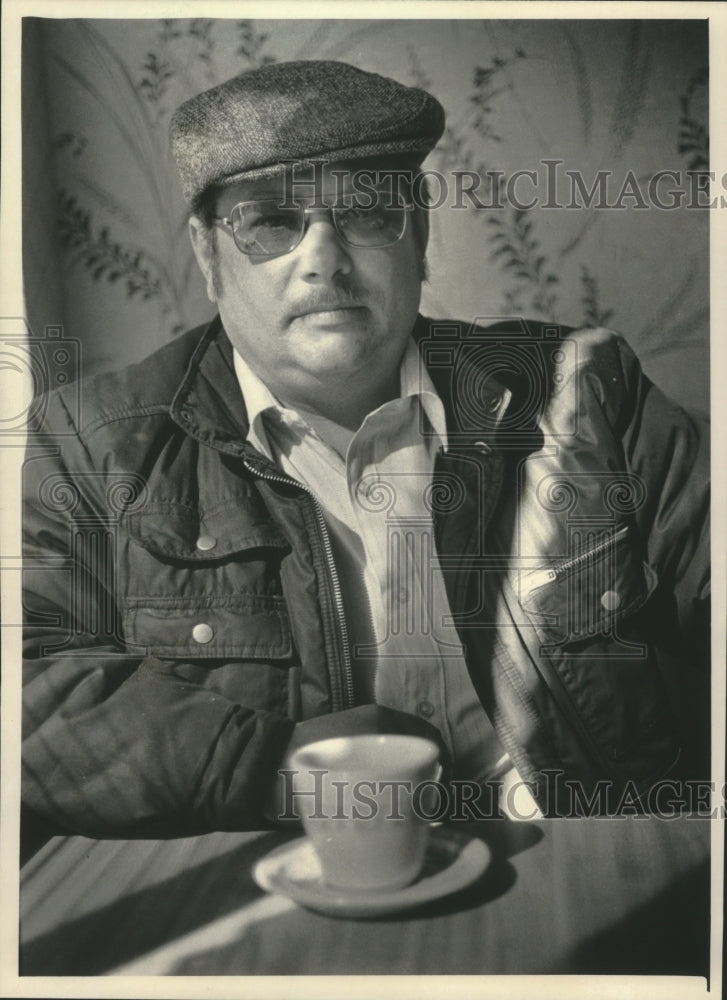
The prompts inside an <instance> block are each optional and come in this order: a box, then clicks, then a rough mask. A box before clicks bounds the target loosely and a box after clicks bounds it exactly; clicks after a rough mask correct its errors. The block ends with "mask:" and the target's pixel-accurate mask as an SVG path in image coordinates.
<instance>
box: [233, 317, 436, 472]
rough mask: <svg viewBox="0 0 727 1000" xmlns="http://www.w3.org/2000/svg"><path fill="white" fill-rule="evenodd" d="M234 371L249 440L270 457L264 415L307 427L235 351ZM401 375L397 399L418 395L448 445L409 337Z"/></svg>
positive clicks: (431, 388)
mask: <svg viewBox="0 0 727 1000" xmlns="http://www.w3.org/2000/svg"><path fill="white" fill-rule="evenodd" d="M234 362H235V374H236V375H237V381H238V382H239V384H240V389H241V391H242V395H243V398H244V400H245V406H246V408H247V416H248V420H249V422H250V431H249V434H248V438H247V439H248V442H249V443H250V444H252V445H253V446H254V447H255V448H257V449H258V450H259V451H262V452H263V454H265V455H267V457H268V458H270V459H272V458H273V454H272V451H271V448H270V443H269V441H268V436H267V433H266V431H265V422H264V416H265V414H266V413H275V414H276V415H277V416H278V417H279V418H280V419H283V420H284V421H285V422H286V423H289V424H293V423H295V422H296V421H298V422H300V424H301V425H303V426H306V424H305V420H304V419H303V418H302V417H300V416H299V414H298V413H297V412H296V411H295V410H292V409H288V408H287V407H285V406H284V404H283V403H281V402H280V400H279V399H278V398H277V396H275V395H274V393H272V392H271V391H270V389H269V388H268V387H267V385H265V383H264V382H263V381H262V379H261V378H260V377H259V376H258V375H256V374H255V372H254V371H253V370H252V369H251V368H250V366H249V365H248V363H247V362H246V361H245V360H244V358H243V357H242V356H241V355H240V354H239V353H238V352H237V350H235V351H234ZM399 375H400V392H399V395H400V398H401V399H406V398H407V397H409V396H414V397H417V396H418V397H419V401H420V403H421V407H422V409H423V411H424V413H425V414H426V416H427V419H428V421H429V423H430V425H431V428H432V430H433V431H434V432H435V434H437V436H438V437H439V438H440V440H441V444H442V446H443V447H444V448H445V450H446V448H447V420H446V417H445V413H444V406H443V404H442V401H441V399H440V398H439V394H438V393H437V390H436V389H435V388H434V383H433V382H432V380H431V378H430V377H429V372H428V371H427V370H426V367H425V366H424V364H423V363H422V360H421V357H420V355H419V351H418V350H417V346H416V343H415V342H414V340H413V339H412V338H411V337H410V338H409V340H408V341H407V345H406V350H405V351H404V357H403V358H402V361H401V367H400V369H399Z"/></svg>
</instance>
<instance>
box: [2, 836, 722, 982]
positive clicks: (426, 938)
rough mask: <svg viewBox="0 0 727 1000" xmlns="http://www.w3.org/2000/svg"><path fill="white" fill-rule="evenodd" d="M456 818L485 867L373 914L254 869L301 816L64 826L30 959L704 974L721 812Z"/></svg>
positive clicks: (54, 967)
mask: <svg viewBox="0 0 727 1000" xmlns="http://www.w3.org/2000/svg"><path fill="white" fill-rule="evenodd" d="M458 826H459V827H460V829H463V830H465V829H466V832H467V834H468V835H471V836H475V837H480V838H481V839H483V840H484V841H485V842H486V843H487V844H488V846H489V847H490V849H491V851H492V861H491V864H490V866H489V868H488V870H487V872H486V873H485V874H484V875H483V876H482V878H481V879H479V880H478V881H477V882H476V883H475V884H473V885H472V886H470V887H469V888H467V889H464V890H462V891H461V892H459V893H457V894H455V895H453V896H450V897H448V898H445V899H440V900H438V901H437V902H433V903H430V904H428V905H427V906H426V907H423V908H422V909H420V910H416V911H412V912H410V913H407V914H397V915H389V916H387V917H385V918H379V919H375V920H360V919H355V920H344V919H339V918H334V917H331V916H324V915H321V914H317V913H313V912H310V911H307V910H303V909H300V908H299V907H297V906H296V905H295V904H293V903H292V902H291V901H290V900H288V899H286V898H285V897H282V896H273V895H267V894H265V893H264V892H262V890H260V889H259V888H258V887H257V886H256V884H255V883H254V881H253V879H252V875H251V871H252V868H253V866H254V864H255V862H256V861H257V860H258V859H260V858H261V857H263V856H264V855H265V854H266V853H267V852H268V851H270V850H272V849H273V848H274V847H277V846H278V845H280V844H283V843H285V842H286V841H288V840H291V839H292V838H293V836H294V835H292V834H290V833H289V832H286V833H283V832H279V831H267V832H255V833H216V834H208V835H205V836H199V837H190V838H185V839H179V840H167V841H151V840H137V841H114V840H106V841H96V840H89V839H86V838H84V837H55V838H53V839H52V840H50V841H49V842H48V843H47V844H45V845H44V847H43V848H41V850H40V851H39V852H38V853H37V854H36V855H35V856H34V857H33V858H32V859H31V860H30V861H29V862H28V863H27V864H26V865H25V867H24V868H23V870H22V873H21V905H20V909H21V955H20V962H21V965H20V969H21V974H23V975H100V974H106V973H112V974H150V975H154V974H157V975H160V974H172V975H305V974H318V975H323V974H339V975H344V974H371V975H386V974H461V975H465V974H469V975H472V974H482V973H487V974H503V973H517V974H553V973H578V974H612V975H613V974H649V975H691V976H705V977H706V976H707V975H708V971H709V888H710V882H709V853H710V852H709V845H710V824H709V821H707V820H703V819H697V818H692V817H680V818H678V819H674V820H664V819H656V818H653V817H647V818H644V817H640V818H637V817H628V818H621V819H593V818H590V819H573V820H540V821H537V822H527V823H515V822H511V821H509V820H491V821H487V822H482V823H479V824H469V825H467V826H466V827H463V826H462V824H458Z"/></svg>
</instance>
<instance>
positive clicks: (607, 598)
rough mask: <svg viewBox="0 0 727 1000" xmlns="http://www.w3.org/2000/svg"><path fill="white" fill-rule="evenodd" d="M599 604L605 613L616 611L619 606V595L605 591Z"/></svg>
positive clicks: (613, 591)
mask: <svg viewBox="0 0 727 1000" xmlns="http://www.w3.org/2000/svg"><path fill="white" fill-rule="evenodd" d="M601 604H602V605H603V606H604V608H605V609H606V611H616V609H617V608H618V607H620V605H621V595H620V594H618V593H616V591H615V590H607V591H606V593H605V594H604V595H603V596H602V597H601Z"/></svg>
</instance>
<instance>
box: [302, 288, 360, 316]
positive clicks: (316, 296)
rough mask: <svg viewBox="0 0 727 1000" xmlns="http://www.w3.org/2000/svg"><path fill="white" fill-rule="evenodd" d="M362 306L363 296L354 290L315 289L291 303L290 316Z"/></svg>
mask: <svg viewBox="0 0 727 1000" xmlns="http://www.w3.org/2000/svg"><path fill="white" fill-rule="evenodd" d="M363 305H364V301H363V296H362V295H361V294H360V292H358V291H357V290H356V289H354V288H337V289H335V290H334V289H316V290H315V291H313V290H311V292H310V293H309V294H308V295H305V296H302V297H301V298H299V299H296V300H295V301H294V302H293V303H291V306H290V309H289V310H288V311H289V313H290V315H291V316H305V315H306V314H307V313H312V312H323V311H326V310H329V309H352V308H355V307H360V306H363Z"/></svg>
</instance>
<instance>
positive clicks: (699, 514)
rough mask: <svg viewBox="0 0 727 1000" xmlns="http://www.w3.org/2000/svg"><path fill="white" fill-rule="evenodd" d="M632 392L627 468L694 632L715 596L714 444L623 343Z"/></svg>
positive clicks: (641, 516)
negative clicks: (696, 621) (702, 610)
mask: <svg viewBox="0 0 727 1000" xmlns="http://www.w3.org/2000/svg"><path fill="white" fill-rule="evenodd" d="M617 344H618V349H619V353H620V359H621V367H622V371H623V382H624V385H625V388H626V395H625V402H624V405H623V407H622V410H621V413H620V414H619V417H618V424H619V425H620V428H619V429H620V431H621V439H622V443H623V448H624V453H625V457H626V462H627V467H628V469H629V470H630V471H631V472H632V473H634V474H635V475H636V476H638V477H639V479H640V480H641V482H642V484H643V491H642V493H643V499H642V502H641V504H640V506H639V509H638V510H637V511H636V520H637V523H638V525H639V528H640V531H641V535H642V538H644V539H645V540H646V547H647V561H648V563H649V565H650V566H651V568H652V569H653V570H654V571H655V573H656V575H657V578H658V580H659V583H660V584H661V585H662V586H664V587H665V588H667V589H669V590H671V591H673V592H674V594H675V595H676V597H677V602H678V607H679V613H680V621H681V624H682V627H683V628H684V629H685V630H686V631H688V630H689V627H690V623H691V622H692V620H693V618H694V615H695V614H696V615H697V617H700V611H699V609H700V608H704V606H705V605H706V603H707V602H708V598H709V594H710V531H709V520H710V518H709V514H710V474H709V472H710V469H709V462H710V446H709V426H708V423H707V421H706V420H705V419H703V418H700V417H698V416H695V415H692V414H689V413H687V412H686V411H685V410H684V409H682V407H680V406H678V405H677V404H676V403H674V402H672V401H671V400H670V399H668V398H667V397H666V396H665V395H664V393H663V392H661V390H660V389H658V388H657V387H656V386H655V385H654V384H653V383H652V382H651V381H650V379H649V378H647V376H646V375H645V374H644V373H643V371H642V369H641V366H640V364H639V362H638V360H637V358H636V357H635V355H634V353H633V351H632V350H631V349H630V348H629V346H628V345H627V344H626V342H625V341H624V340H623V339H622V338H618V340H617Z"/></svg>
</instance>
